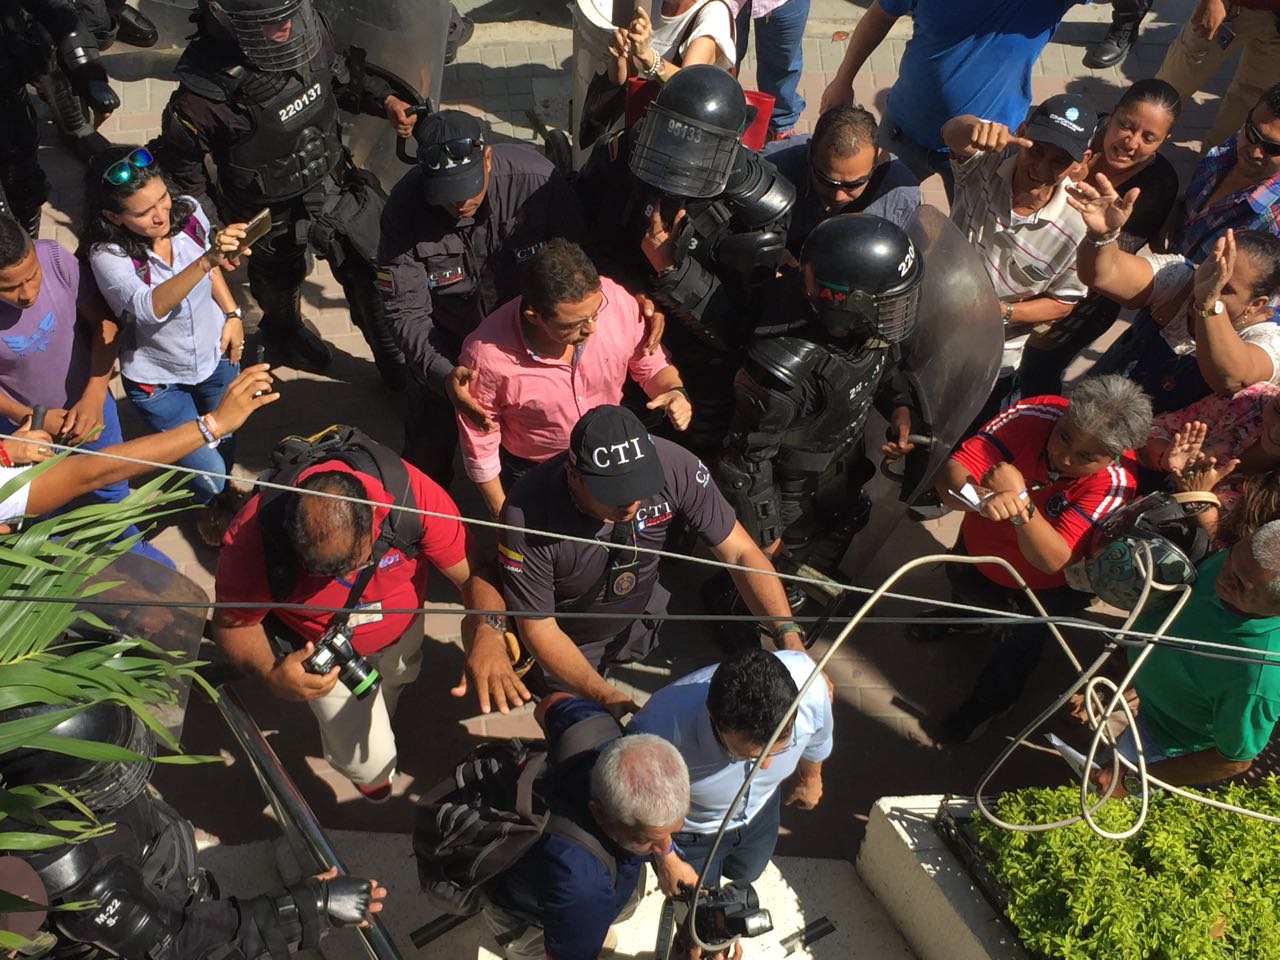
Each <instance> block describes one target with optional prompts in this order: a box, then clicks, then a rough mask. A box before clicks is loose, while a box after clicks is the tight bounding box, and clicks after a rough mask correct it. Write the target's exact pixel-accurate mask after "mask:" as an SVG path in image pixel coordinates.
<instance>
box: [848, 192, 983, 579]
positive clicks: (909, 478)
mask: <svg viewBox="0 0 1280 960" xmlns="http://www.w3.org/2000/svg"><path fill="white" fill-rule="evenodd" d="M906 230H907V233H908V234H909V235H910V236H911V239H912V240H913V241H915V244H916V249H917V250H918V251H919V252H920V254H921V255H922V256H923V258H924V283H923V286H922V287H921V290H920V312H919V321H918V323H917V324H916V330H915V333H914V334H913V336H912V338H911V339H910V340H909V341H908V342H907V344H906V345H905V347H904V349H903V361H902V369H903V371H904V372H905V373H906V374H907V378H908V379H909V380H910V381H911V385H912V389H913V392H914V393H915V395H916V398H917V402H918V403H919V405H920V408H921V412H922V414H923V419H924V423H923V426H922V428H921V432H922V433H924V434H926V435H928V436H930V437H932V438H933V442H932V443H931V444H930V445H929V447H928V448H927V449H923V448H918V449H917V450H915V451H914V452H912V453H911V454H910V455H909V456H908V457H907V458H906V460H905V463H904V465H903V466H901V467H900V468H899V469H900V472H897V473H894V474H893V476H892V477H890V476H887V475H886V474H889V473H891V472H892V471H888V470H884V471H881V472H880V473H879V474H878V475H877V476H876V477H875V479H874V480H873V481H871V482H869V483H868V484H867V485H866V487H865V488H864V489H865V491H866V493H867V495H868V496H869V497H870V498H871V502H872V505H873V506H872V510H871V515H870V519H869V520H868V521H867V525H866V526H865V527H863V528H862V530H860V531H859V532H858V535H857V536H856V537H855V538H854V540H853V543H852V545H851V546H850V548H849V552H848V553H847V554H846V556H845V562H844V563H843V564H842V565H841V566H842V569H844V571H845V572H846V573H848V574H850V575H851V576H852V575H856V574H857V573H858V572H859V571H860V570H861V569H862V568H863V567H864V566H865V565H866V563H867V562H868V561H869V560H870V559H871V557H872V556H873V555H874V553H875V547H876V545H880V546H883V545H884V544H885V543H886V542H887V541H888V538H889V534H890V532H891V531H892V530H893V528H894V527H895V526H897V524H898V523H899V522H900V521H901V520H902V519H903V517H904V516H905V514H906V512H907V507H908V506H909V505H910V504H911V503H913V502H914V501H915V500H916V499H917V498H919V497H920V496H921V494H923V493H924V492H925V491H927V490H928V489H929V488H930V487H931V485H932V484H933V479H934V475H935V474H936V473H937V471H938V469H939V468H940V467H941V466H942V465H943V463H945V462H946V460H947V458H948V457H950V455H951V451H952V449H954V447H955V446H956V444H957V443H959V442H960V441H961V440H962V439H964V432H965V430H966V429H967V428H968V427H969V424H970V423H971V422H972V421H973V418H974V417H976V416H977V415H978V411H979V410H980V409H981V408H982V404H983V403H984V402H985V401H986V399H987V397H988V396H990V394H991V390H992V388H993V387H994V386H995V380H996V375H997V374H998V373H999V372H1000V354H1001V349H1002V348H1003V346H1004V332H1003V328H1002V325H1001V322H1000V301H999V300H998V299H997V298H996V293H995V288H994V287H992V285H991V281H990V280H989V279H988V278H987V271H986V268H985V267H984V266H983V265H982V261H981V260H980V259H979V257H978V254H977V251H975V250H974V249H973V247H972V246H971V245H970V244H969V243H968V242H967V241H966V240H965V238H964V235H963V234H961V232H960V230H959V228H957V227H956V225H955V224H953V223H952V222H951V221H950V220H948V219H947V217H946V216H945V215H944V214H943V213H942V211H940V210H938V209H937V208H936V207H932V206H928V205H922V206H921V207H920V208H919V209H918V210H917V211H916V212H915V214H914V216H913V217H912V219H911V222H910V223H908V224H907V227H906ZM882 425H883V424H882V423H881V427H882ZM866 436H867V450H868V456H869V457H870V458H871V460H872V461H873V462H876V463H878V462H879V461H880V452H879V451H880V443H881V442H882V437H883V436H884V433H883V430H882V429H878V428H877V427H876V426H874V425H873V424H871V423H868V425H867V432H866Z"/></svg>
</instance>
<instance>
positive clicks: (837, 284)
mask: <svg viewBox="0 0 1280 960" xmlns="http://www.w3.org/2000/svg"><path fill="white" fill-rule="evenodd" d="M800 269H801V272H802V276H803V277H804V292H805V296H807V297H808V298H809V303H810V304H811V305H812V306H813V308H814V310H816V311H817V313H818V317H819V319H820V320H821V321H822V323H823V325H824V326H825V327H826V328H827V329H828V330H829V331H830V332H831V333H832V334H834V335H837V336H840V335H845V334H850V333H852V334H856V335H860V336H863V337H867V338H877V339H880V340H884V341H885V342H887V343H901V342H903V341H904V340H906V339H907V338H908V337H910V336H911V333H912V331H913V330H915V327H916V313H917V310H918V307H919V300H920V283H921V281H922V280H923V279H924V258H923V257H921V256H920V254H919V252H918V251H917V250H916V245H915V244H914V243H912V242H911V238H910V237H909V236H907V234H906V232H905V231H904V230H902V229H901V228H900V227H898V226H896V225H894V224H892V223H890V222H889V221H888V220H885V219H884V218H883V217H876V216H872V215H871V214H867V213H844V214H840V215H838V216H835V217H831V218H829V219H827V220H824V221H823V222H822V223H820V224H818V226H817V227H815V228H814V229H813V232H811V233H810V234H809V237H808V239H806V240H805V243H804V249H803V250H802V251H801V252H800Z"/></svg>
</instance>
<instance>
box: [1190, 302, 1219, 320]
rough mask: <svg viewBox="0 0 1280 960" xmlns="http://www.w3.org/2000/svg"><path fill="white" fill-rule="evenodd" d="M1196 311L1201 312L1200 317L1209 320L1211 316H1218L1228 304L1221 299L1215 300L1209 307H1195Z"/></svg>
mask: <svg viewBox="0 0 1280 960" xmlns="http://www.w3.org/2000/svg"><path fill="white" fill-rule="evenodd" d="M1193 309H1194V310H1195V312H1196V313H1198V314H1200V319H1202V320H1208V319H1209V318H1210V317H1216V316H1218V315H1220V314H1221V313H1222V311H1224V310H1226V309H1227V305H1226V304H1225V303H1223V302H1222V301H1221V300H1215V301H1213V303H1212V304H1210V305H1209V306H1207V307H1193Z"/></svg>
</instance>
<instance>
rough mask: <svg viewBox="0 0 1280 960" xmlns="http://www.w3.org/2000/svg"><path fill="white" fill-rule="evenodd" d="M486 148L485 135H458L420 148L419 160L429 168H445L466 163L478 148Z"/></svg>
mask: <svg viewBox="0 0 1280 960" xmlns="http://www.w3.org/2000/svg"><path fill="white" fill-rule="evenodd" d="M482 149H484V137H458V138H457V139H456V140H446V141H444V142H443V143H429V144H427V145H426V146H424V147H422V148H420V149H419V150H418V162H419V163H421V164H423V166H425V167H426V168H427V169H428V170H443V169H445V168H446V167H449V166H453V165H454V164H458V163H466V162H467V161H468V160H470V159H471V155H472V154H473V153H475V151H477V150H482Z"/></svg>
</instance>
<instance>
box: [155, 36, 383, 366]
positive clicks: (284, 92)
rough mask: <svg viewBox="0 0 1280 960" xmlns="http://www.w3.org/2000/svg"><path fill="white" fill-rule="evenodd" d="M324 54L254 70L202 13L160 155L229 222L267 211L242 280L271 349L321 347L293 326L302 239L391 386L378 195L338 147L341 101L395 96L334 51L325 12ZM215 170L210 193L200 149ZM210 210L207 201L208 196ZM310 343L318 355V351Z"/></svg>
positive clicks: (369, 106)
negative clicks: (337, 289) (328, 271)
mask: <svg viewBox="0 0 1280 960" xmlns="http://www.w3.org/2000/svg"><path fill="white" fill-rule="evenodd" d="M320 23H321V24H322V26H321V31H320V32H321V38H320V43H319V50H318V52H317V53H316V55H315V56H314V57H313V58H312V60H311V61H310V62H309V63H307V64H305V65H304V66H303V67H301V68H299V69H296V70H287V71H265V70H260V69H257V68H255V67H254V66H253V64H252V62H251V61H250V60H249V59H248V58H247V57H245V55H244V54H243V53H242V51H241V50H240V49H239V47H238V46H237V45H236V43H235V42H234V41H233V40H232V39H231V38H230V37H229V36H224V35H223V34H222V33H221V31H219V30H218V29H217V28H216V27H213V26H210V24H209V23H208V22H207V21H204V22H202V25H201V29H200V32H199V33H197V35H196V38H195V39H194V40H193V41H192V42H191V45H190V46H188V47H187V49H186V51H185V52H184V53H183V55H182V57H181V59H180V60H179V61H178V66H177V74H178V79H179V87H178V89H177V91H176V92H175V93H174V94H173V97H172V98H171V99H170V101H169V104H168V106H167V107H166V108H165V111H164V117H163V120H162V128H161V134H160V138H159V139H158V140H157V141H156V143H155V144H154V148H155V152H156V154H157V156H158V158H159V160H160V162H161V164H162V165H163V166H164V168H165V170H166V171H167V172H168V173H169V174H170V176H172V177H173V179H174V180H175V181H176V183H177V185H178V186H179V188H180V189H181V190H182V191H183V192H184V193H190V194H192V195H194V196H196V197H199V198H201V200H202V202H203V201H204V200H205V199H206V198H207V199H210V200H212V201H213V203H214V205H215V208H216V210H217V213H218V214H219V215H220V216H221V218H222V219H223V220H224V221H235V220H248V219H249V218H250V217H252V216H253V215H254V214H255V213H256V212H257V211H258V210H259V209H260V208H262V207H269V208H270V209H271V215H272V221H273V226H272V229H271V232H270V233H269V234H267V236H266V237H264V238H263V239H262V240H260V241H258V242H257V243H256V244H255V245H254V247H253V256H252V257H250V258H249V287H250V289H251V290H252V292H253V295H254V298H255V299H256V300H257V301H258V304H259V306H261V307H262V313H263V316H262V327H261V329H262V333H263V336H264V337H265V338H266V339H267V340H268V341H269V342H271V343H272V344H273V345H276V346H280V347H283V348H288V347H290V346H292V347H293V348H294V349H295V350H298V343H299V341H300V338H303V339H305V340H306V343H307V349H305V350H301V351H299V353H300V358H301V359H302V360H303V361H304V362H307V363H309V365H312V366H316V367H323V366H325V365H326V364H327V362H328V358H327V356H324V355H323V354H324V353H326V352H327V351H326V350H325V348H324V347H323V346H322V345H320V344H315V343H314V342H312V341H310V338H309V337H305V338H304V337H303V335H302V334H300V331H301V329H302V316H301V310H300V304H301V293H302V281H303V279H304V277H305V276H306V272H307V261H306V254H307V249H308V246H310V248H311V249H312V250H313V251H314V252H315V253H316V254H317V255H319V256H321V257H324V258H326V259H328V261H329V265H330V267H331V268H332V269H333V273H334V276H335V277H336V278H337V279H338V281H339V282H340V283H341V284H342V288H343V291H344V293H345V294H346V296H347V301H348V304H349V306H350V310H351V319H352V321H353V322H354V323H355V324H356V326H357V327H359V328H360V330H361V332H362V333H363V334H364V336H365V339H366V340H368V341H369V345H370V347H371V348H372V349H373V354H374V359H375V361H376V362H377V364H378V367H379V369H380V370H381V371H382V373H383V376H384V378H385V379H387V380H388V382H391V383H395V382H398V381H399V379H401V378H402V376H403V356H402V355H401V353H400V350H399V348H398V347H397V346H396V344H395V341H394V339H393V338H392V336H391V332H390V329H389V328H388V325H387V322H386V317H385V314H384V312H383V310H382V305H381V301H380V300H379V299H378V296H377V293H376V290H375V288H374V282H373V266H372V264H373V262H374V258H375V257H376V255H377V245H378V219H379V217H380V215H381V210H382V205H383V202H384V201H383V195H382V192H381V188H380V186H379V184H378V182H377V180H376V178H374V177H373V175H372V174H369V173H367V172H364V171H360V170H357V169H356V168H355V167H354V165H353V164H352V162H351V158H350V157H349V156H348V154H347V153H346V151H345V149H344V148H343V146H342V140H341V136H340V128H339V114H338V111H339V109H344V110H347V111H350V112H360V113H366V114H369V115H370V116H376V117H385V108H384V105H383V101H384V99H385V98H386V96H387V94H389V93H390V92H391V89H390V87H389V86H388V85H387V84H386V83H385V81H382V80H380V79H377V78H375V77H373V76H371V75H369V74H366V73H365V71H364V69H363V61H362V58H361V57H360V56H359V55H352V54H351V53H340V52H338V51H337V50H336V48H335V46H334V41H333V37H332V35H331V34H330V32H329V30H328V29H327V27H323V20H322V19H321V20H320ZM206 155H208V156H210V157H212V159H213V163H214V166H215V167H216V168H217V172H218V182H217V186H216V190H215V188H214V185H213V184H212V183H211V182H210V180H209V178H208V175H207V173H206V171H205V166H204V160H205V156H206ZM206 207H207V204H206ZM317 351H318V352H319V354H320V355H316V354H317Z"/></svg>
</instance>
